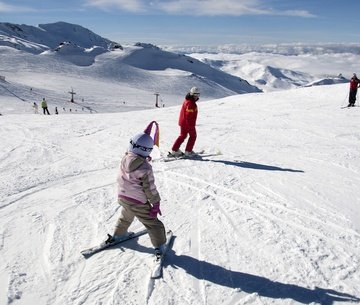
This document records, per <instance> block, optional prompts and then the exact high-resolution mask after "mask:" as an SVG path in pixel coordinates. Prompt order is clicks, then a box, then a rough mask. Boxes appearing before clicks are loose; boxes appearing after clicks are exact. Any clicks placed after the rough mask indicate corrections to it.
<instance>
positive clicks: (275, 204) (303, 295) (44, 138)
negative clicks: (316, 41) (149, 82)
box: [0, 87, 360, 305]
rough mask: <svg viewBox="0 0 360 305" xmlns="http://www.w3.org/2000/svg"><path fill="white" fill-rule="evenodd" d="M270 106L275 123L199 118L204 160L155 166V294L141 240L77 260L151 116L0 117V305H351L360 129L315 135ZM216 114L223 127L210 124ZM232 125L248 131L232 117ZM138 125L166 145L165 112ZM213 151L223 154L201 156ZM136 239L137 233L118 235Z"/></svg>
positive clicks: (95, 239)
mask: <svg viewBox="0 0 360 305" xmlns="http://www.w3.org/2000/svg"><path fill="white" fill-rule="evenodd" d="M339 88H340V87H339ZM329 90H330V89H329ZM333 90H335V89H333ZM337 90H338V89H337ZM298 92H300V93H298ZM304 92H307V91H304ZM292 93H293V94H294V95H295V96H296V95H297V94H299V96H300V97H301V98H304V97H303V95H301V91H292ZM302 94H304V93H302ZM276 96H278V95H276ZM276 96H275V98H274V97H272V98H273V101H274V107H275V110H276V109H277V108H276V107H279V108H278V109H279V110H277V113H276V116H273V115H272V114H271V113H272V112H274V111H275V110H274V109H270V108H271V107H269V109H267V108H266V109H263V112H262V113H256V112H251V111H244V110H243V109H241V107H242V106H243V104H242V103H241V102H239V103H237V99H238V97H234V98H233V99H234V100H231V103H232V105H230V106H228V109H230V110H228V111H229V112H228V111H227V108H226V107H227V104H228V103H227V102H226V101H221V102H218V101H215V102H214V103H209V105H201V111H202V112H201V113H204V117H203V119H202V121H200V124H199V127H198V129H199V134H208V137H204V136H201V137H199V140H198V142H197V143H199V144H198V145H199V147H200V146H201V148H204V149H205V151H209V156H207V157H204V160H177V161H174V162H161V161H158V162H154V163H153V168H154V172H155V179H156V184H157V186H158V189H159V191H160V195H161V197H162V202H161V209H162V212H163V216H162V217H161V219H162V221H163V222H164V224H165V226H166V228H167V229H171V230H173V232H174V235H175V240H174V243H173V246H172V249H170V250H169V252H168V253H167V256H166V259H165V264H164V272H163V278H161V279H159V280H155V281H152V280H150V271H151V270H150V269H151V268H150V266H151V260H152V253H153V248H152V246H151V243H150V241H149V238H148V236H147V235H144V236H141V237H139V238H138V239H135V240H132V241H129V242H127V243H124V244H122V245H121V246H118V247H114V248H112V249H108V250H105V251H103V252H102V253H101V254H100V253H99V254H96V255H94V256H93V257H91V258H89V259H87V260H85V259H83V258H82V257H81V255H80V251H81V250H82V249H83V248H86V247H89V246H91V245H95V244H97V243H99V242H100V241H102V240H103V239H104V238H105V237H106V233H111V230H112V229H113V226H114V224H115V222H116V219H117V217H118V216H119V206H118V205H117V203H116V172H117V167H118V163H119V160H120V158H121V156H122V152H119V151H121V150H123V149H124V148H126V147H127V145H128V139H129V137H130V136H131V135H132V134H133V133H134V132H138V130H137V129H136V128H135V127H133V126H143V125H144V121H145V116H146V122H147V120H148V119H149V114H148V113H147V112H139V113H134V114H133V115H132V116H131V120H132V121H131V124H128V123H129V122H128V121H126V116H125V115H122V114H115V115H113V116H114V117H112V116H107V115H104V116H102V115H99V116H98V115H96V116H87V115H84V116H77V117H76V119H74V118H75V116H68V117H66V116H63V119H61V117H60V116H59V117H54V116H52V117H51V118H48V117H43V116H29V117H30V118H29V120H28V121H26V120H24V119H22V118H18V117H17V116H14V118H9V117H8V116H6V117H5V116H4V118H2V120H4V122H5V123H7V124H1V125H0V133H1V135H10V137H8V136H4V137H2V139H3V141H4V146H2V147H1V150H0V161H1V162H0V173H1V174H0V175H1V180H0V191H1V198H2V199H1V203H0V221H1V222H0V229H1V231H0V270H2V272H1V275H0V284H2V285H1V286H2V288H1V291H0V303H1V302H3V303H4V304H12V305H13V304H16V305H20V304H26V305H32V304H53V305H57V304H75V305H80V304H86V305H87V304H109V305H110V304H114V305H115V304H126V305H128V304H134V305H138V304H148V305H154V304H171V305H173V304H174V305H177V304H181V305H183V304H189V305H190V304H191V305H192V304H204V305H205V304H206V305H217V304H224V305H240V304H256V305H257V304H266V305H267V304H279V303H281V304H282V305H283V304H304V303H305V304H329V305H330V304H331V305H335V304H340V303H344V304H345V303H349V300H350V299H351V296H346V294H347V293H349V294H350V295H352V296H353V297H352V299H353V300H354V302H353V303H359V302H360V300H359V299H356V297H357V298H359V293H358V288H357V286H358V284H357V283H358V282H359V281H360V275H359V265H360V255H359V253H360V234H359V232H358V231H357V230H356V229H355V227H356V226H355V225H356V221H354V219H351V216H352V215H351V213H349V209H350V208H349V207H351V206H350V205H349V204H348V202H349V201H353V202H354V205H356V204H358V202H359V201H358V199H357V197H356V194H355V190H356V188H355V186H356V185H358V183H359V178H358V175H357V174H358V173H359V172H360V171H359V167H358V160H359V154H358V152H357V151H358V147H359V146H358V145H359V144H358V141H359V137H358V136H357V131H354V132H353V133H351V132H345V129H346V130H348V128H347V126H346V125H345V123H343V122H344V120H345V119H346V118H347V119H348V120H350V121H351V119H353V120H354V122H358V114H357V113H356V112H353V113H351V112H346V113H345V114H343V115H345V116H350V117H345V119H344V118H343V117H341V115H342V114H337V115H336V116H335V118H334V119H336V120H338V121H337V124H333V125H334V126H336V127H334V128H333V129H331V128H330V127H331V126H323V127H322V128H321V126H320V127H319V123H318V121H317V119H316V124H315V123H312V120H315V119H314V118H311V115H312V112H313V111H316V110H314V108H311V109H312V110H311V111H310V112H309V113H307V115H303V116H301V115H300V114H301V113H300V111H299V110H297V108H296V107H300V106H299V105H294V106H292V107H288V109H285V110H286V111H285V110H283V112H281V110H282V109H283V108H284V107H283V105H282V103H283V101H282V100H281V98H280V102H279V101H278V99H276ZM253 98H254V99H257V98H259V97H258V96H257V95H254V96H253ZM264 99H265V97H264ZM282 99H285V100H286V98H285V97H282ZM270 100H271V99H270ZM275 101H276V103H275ZM255 102H257V101H256V100H255ZM278 102H279V105H278V104H277V103H278ZM231 103H230V104H231ZM312 103H313V101H312V100H311V103H310V102H309V105H312ZM320 106H321V105H320ZM207 107H208V108H207ZM219 107H223V108H221V109H222V110H223V113H222V115H223V116H226V117H225V118H224V119H223V120H222V119H219V118H218V120H219V122H218V123H216V124H215V123H214V122H215V117H214V113H215V112H216V111H218V109H219ZM236 107H238V108H239V109H240V110H241V111H239V112H235V111H233V109H235V108H236ZM247 107H250V106H247ZM320 109H321V107H320ZM326 109H327V108H325V109H323V110H322V112H320V111H319V112H316V113H315V114H314V116H320V115H325V118H322V119H323V120H322V121H324V123H326V122H327V120H326V119H328V118H330V117H331V118H333V117H334V114H333V112H326V111H330V110H326ZM355 111H356V109H355ZM232 112H234V117H232ZM244 112H245V113H248V115H250V113H251V115H253V116H254V117H253V119H251V120H250V119H247V118H245V117H244V118H242V117H240V118H238V116H239V113H244ZM150 113H151V115H154V117H156V118H158V120H159V121H160V122H162V121H164V122H163V123H161V126H165V127H164V128H163V129H162V130H165V132H163V131H162V137H163V138H162V141H164V142H165V143H166V145H168V146H169V145H170V144H169V143H170V142H171V141H172V140H173V139H172V138H171V139H170V136H171V137H172V136H173V134H174V133H175V132H177V129H176V130H175V126H173V129H171V127H169V126H172V125H175V124H172V123H171V124H172V125H171V124H170V123H169V120H170V119H169V118H168V116H169V113H168V112H165V111H163V110H162V109H159V110H156V113H155V112H154V113H153V112H150ZM173 114H174V116H173V117H172V118H171V119H174V118H175V115H176V114H175V111H173ZM171 115H172V114H171ZM352 116H354V117H352ZM294 117H295V118H294ZM303 117H304V118H303ZM205 118H206V119H205ZM174 120H175V119H174ZM237 120H241V122H242V126H241V127H237V126H238V125H236V124H237V123H236V122H237ZM303 120H305V121H303ZM306 120H309V121H306ZM207 121H208V122H209V123H206V122H207ZM292 121H295V123H296V124H295V126H292V125H291V122H292ZM119 122H120V123H119ZM255 122H256V123H255ZM309 124H310V125H311V124H312V125H311V126H310V127H308V125H309ZM341 124H343V125H344V126H342V125H341ZM356 124H357V123H356ZM130 125H131V126H130ZM288 125H290V126H288ZM124 126H126V128H129V126H130V127H131V130H128V129H126V128H125V127H124ZM313 126H316V127H317V128H313ZM354 126H355V125H354ZM50 127H52V128H53V129H51V128H50ZM144 127H145V126H143V127H141V128H144ZM255 127H256V128H255ZM344 128H345V129H344ZM125 129H126V130H125ZM315 129H316V130H315ZM39 130H44V131H43V133H42V134H41V136H40V135H39ZM327 130H330V131H329V134H327V133H326V131H327ZM350 130H351V129H350ZM241 132H242V133H241ZM251 132H254V133H255V135H254V136H251V137H250V136H248V137H246V135H247V134H248V133H249V134H250V133H251ZM294 132H296V133H297V134H298V137H297V138H296V139H293V138H294V137H293V135H292V133H294ZM236 139H241V142H240V144H239V145H240V146H241V147H242V148H241V151H240V152H239V151H238V149H237V147H234V145H232V143H236V142H235V141H236ZM256 139H261V140H256ZM217 141H218V142H217ZM213 143H218V145H219V147H221V148H222V149H221V150H222V152H223V154H221V155H216V154H214V155H211V153H213V152H214V151H216V149H217V147H212V145H213ZM228 143H230V144H228ZM298 143H299V144H298ZM314 143H318V144H317V146H314ZM210 147H212V148H211V149H210ZM264 147H265V148H264ZM279 147H280V148H279ZM255 162H256V163H255ZM287 167H293V168H295V169H291V168H287ZM329 173H331V175H329ZM328 176H331V177H328ZM344 180H345V181H344ZM340 187H341V188H342V191H343V192H340V191H337V190H338V189H339V188H340ZM357 210H358V209H357V208H356V206H355V208H354V214H355V212H356V211H357ZM344 211H346V213H345V212H344ZM355 215H356V214H355ZM141 228H142V226H141V224H140V223H139V222H138V221H135V222H134V224H133V225H132V226H131V228H130V229H131V230H134V231H136V230H139V229H141ZM19 242H20V243H21V247H19ZM317 287H318V288H317ZM327 289H329V290H332V291H328V290H327ZM342 293H343V294H344V295H343V296H342V295H341V294H342ZM341 299H343V302H341Z"/></svg>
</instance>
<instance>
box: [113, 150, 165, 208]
mask: <svg viewBox="0 0 360 305" xmlns="http://www.w3.org/2000/svg"><path fill="white" fill-rule="evenodd" d="M117 182H118V198H119V199H124V200H126V201H130V202H132V203H137V204H145V203H146V202H149V203H151V204H153V203H157V202H160V195H159V193H158V191H157V189H156V186H155V178H154V174H153V170H152V166H151V165H150V163H149V162H148V161H147V160H146V158H144V157H141V156H138V155H136V154H134V153H132V152H127V153H126V154H125V156H124V157H123V159H122V160H121V164H120V168H119V173H118V177H117Z"/></svg>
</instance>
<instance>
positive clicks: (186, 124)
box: [171, 87, 200, 157]
mask: <svg viewBox="0 0 360 305" xmlns="http://www.w3.org/2000/svg"><path fill="white" fill-rule="evenodd" d="M199 98H200V91H199V89H198V88H196V87H192V88H191V89H190V91H189V92H188V93H187V95H186V97H185V100H184V102H183V104H182V107H181V111H180V115H179V126H180V135H179V137H178V138H177V139H176V141H175V143H174V145H173V146H172V152H171V155H173V156H174V157H179V156H182V155H184V153H183V152H182V151H181V150H180V146H181V144H182V143H183V142H184V141H185V139H186V137H187V136H188V135H189V140H188V142H187V144H186V147H185V155H186V156H189V157H191V156H194V155H195V153H194V151H193V148H194V145H195V141H196V127H195V126H196V119H197V114H198V108H197V105H196V102H197V101H198V100H199Z"/></svg>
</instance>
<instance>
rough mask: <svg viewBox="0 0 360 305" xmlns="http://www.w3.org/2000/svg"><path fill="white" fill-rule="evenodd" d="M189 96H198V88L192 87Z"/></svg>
mask: <svg viewBox="0 0 360 305" xmlns="http://www.w3.org/2000/svg"><path fill="white" fill-rule="evenodd" d="M189 93H190V95H193V96H199V95H200V90H199V88H198V87H192V88H191V89H190V92H189Z"/></svg>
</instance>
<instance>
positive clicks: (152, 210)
mask: <svg viewBox="0 0 360 305" xmlns="http://www.w3.org/2000/svg"><path fill="white" fill-rule="evenodd" d="M153 124H155V125H156V130H155V134H154V140H153V138H152V137H151V136H150V133H151V129H152V126H153ZM158 135H159V133H158V124H157V123H156V122H155V121H153V122H151V123H150V124H149V125H148V126H147V128H146V129H145V130H144V132H142V133H140V134H137V135H135V136H134V137H132V138H131V140H130V146H129V148H128V151H127V152H126V153H125V156H124V157H123V158H122V160H121V164H120V169H119V173H118V177H117V182H118V202H119V204H120V205H121V206H122V209H121V215H120V218H119V219H118V221H117V224H116V226H115V231H114V235H113V236H110V237H109V239H108V240H107V241H106V242H107V243H111V242H113V241H116V240H117V239H121V236H122V235H124V234H125V233H126V232H127V229H128V228H129V226H130V225H131V223H132V222H133V220H134V217H136V218H137V219H138V220H139V221H140V222H141V223H142V224H143V225H144V226H145V227H146V229H147V230H148V233H149V235H150V240H151V243H152V245H153V246H154V247H155V254H158V255H161V252H162V249H163V245H164V244H165V242H166V235H165V227H164V225H163V223H162V222H161V221H160V220H159V219H158V218H157V214H160V215H161V211H160V195H159V193H158V191H157V189H156V186H155V179H154V174H153V170H152V167H151V165H150V163H149V162H148V161H149V160H151V158H150V153H151V151H152V149H153V146H154V143H155V145H158V144H159V143H158V141H159V136H158Z"/></svg>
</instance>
